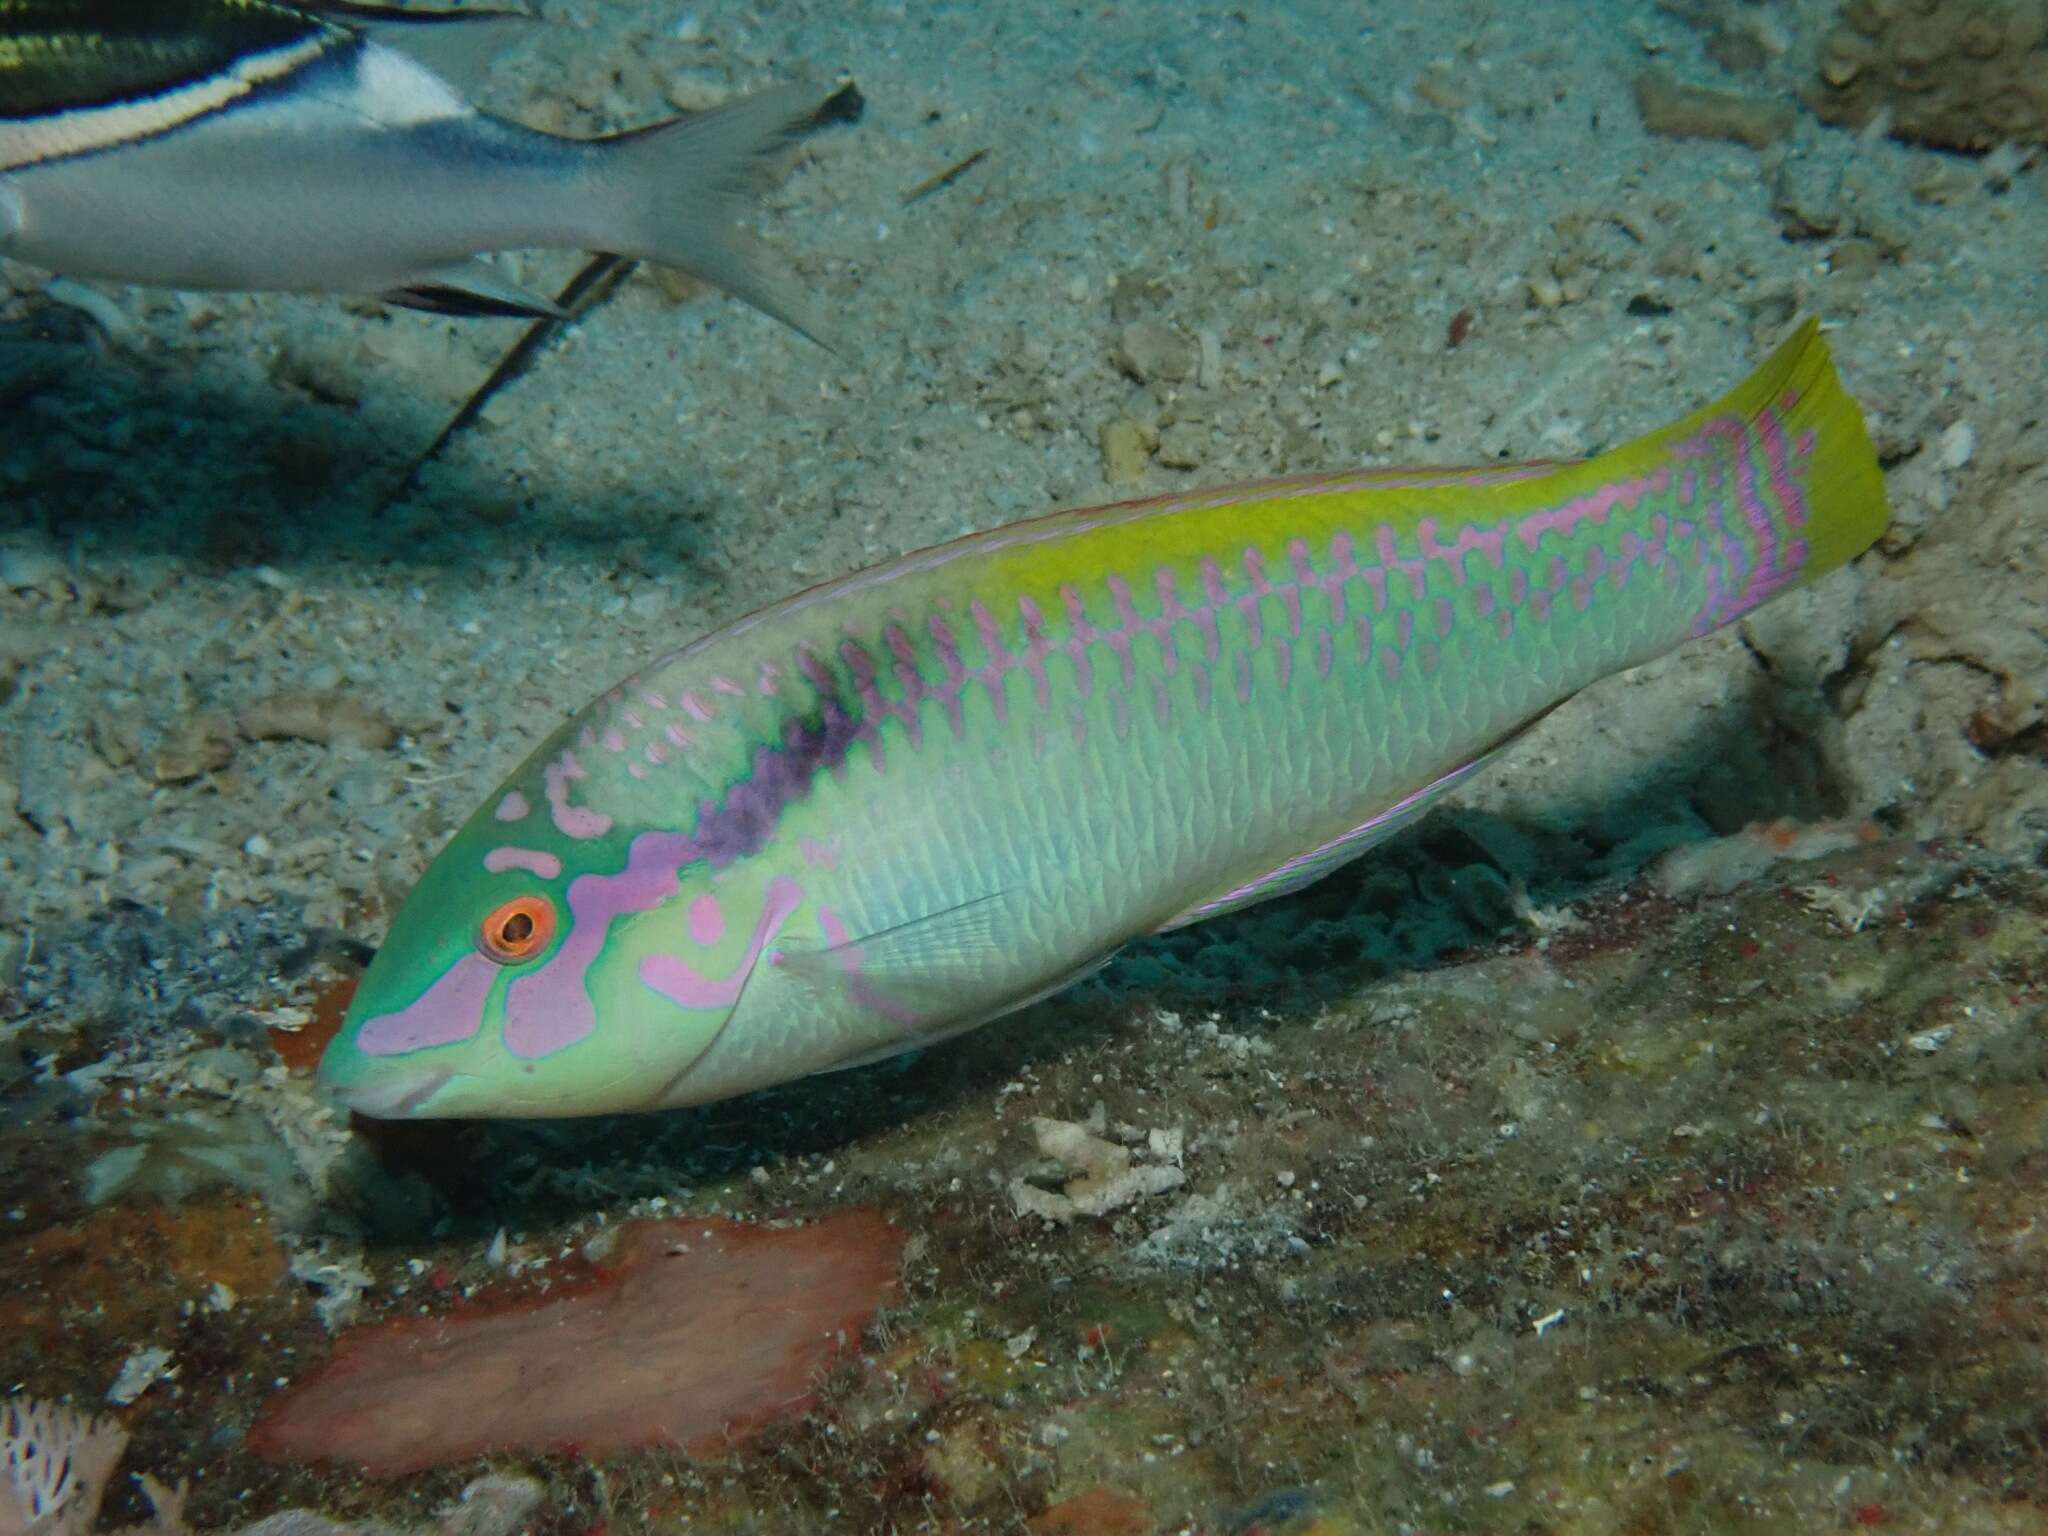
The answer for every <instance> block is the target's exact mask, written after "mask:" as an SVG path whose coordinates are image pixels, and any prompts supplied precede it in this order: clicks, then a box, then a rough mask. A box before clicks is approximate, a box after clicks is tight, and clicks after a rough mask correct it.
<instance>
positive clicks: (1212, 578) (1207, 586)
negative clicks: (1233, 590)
mask: <svg viewBox="0 0 2048 1536" xmlns="http://www.w3.org/2000/svg"><path fill="white" fill-rule="evenodd" d="M1198 569H1199V571H1200V573H1201V577H1202V591H1203V593H1204V594H1205V595H1206V596H1207V597H1208V599H1209V606H1210V607H1211V608H1221V607H1222V606H1223V605H1224V604H1225V603H1227V602H1229V601H1230V589H1229V588H1228V587H1226V586H1224V584H1223V567H1222V566H1220V565H1218V564H1217V563H1216V558H1215V556H1213V555H1204V556H1203V557H1202V563H1201V565H1200V566H1199V567H1198Z"/></svg>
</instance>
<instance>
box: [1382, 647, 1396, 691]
mask: <svg viewBox="0 0 2048 1536" xmlns="http://www.w3.org/2000/svg"><path fill="white" fill-rule="evenodd" d="M1380 670H1381V671H1382V672H1384V673H1386V675H1387V681H1388V682H1390V683H1391V682H1393V681H1394V680H1395V679H1396V678H1397V677H1399V676H1400V675H1401V657H1400V654H1399V653H1398V652H1397V651H1395V650H1394V648H1393V647H1392V646H1388V647H1386V648H1385V649H1384V650H1382V651H1381V652H1380Z"/></svg>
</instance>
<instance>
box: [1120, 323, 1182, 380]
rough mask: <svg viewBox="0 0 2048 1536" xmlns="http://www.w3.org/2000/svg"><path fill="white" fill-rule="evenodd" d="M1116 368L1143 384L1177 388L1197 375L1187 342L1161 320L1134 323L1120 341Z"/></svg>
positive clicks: (1126, 328)
mask: <svg viewBox="0 0 2048 1536" xmlns="http://www.w3.org/2000/svg"><path fill="white" fill-rule="evenodd" d="M1116 365H1117V367H1118V368H1120V369H1122V370H1123V372H1124V373H1126V374H1128V375H1129V376H1130V377H1131V378H1133V379H1135V380H1136V381H1137V382H1138V383H1140V384H1150V383H1152V382H1153V381H1154V380H1160V381H1163V382H1165V383H1168V384H1177V383H1179V382H1180V381H1181V380H1182V379H1185V378H1187V377H1188V376H1189V375H1190V374H1192V373H1193V372H1194V371H1195V365H1196V354H1195V349H1194V348H1193V347H1191V346H1190V345H1189V344H1188V342H1187V339H1186V338H1185V337H1183V336H1182V335H1181V334H1180V332H1179V331H1176V330H1175V329H1174V328H1173V327H1172V326H1170V325H1167V324H1165V323H1164V322H1162V321H1158V320H1133V321H1132V322H1131V323H1130V324H1129V325H1127V326H1125V327H1124V329H1123V335H1122V336H1121V337H1119V338H1118V340H1117V347H1116Z"/></svg>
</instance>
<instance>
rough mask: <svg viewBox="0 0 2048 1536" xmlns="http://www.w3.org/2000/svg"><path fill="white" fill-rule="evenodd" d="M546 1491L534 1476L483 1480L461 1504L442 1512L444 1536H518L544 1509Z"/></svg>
mask: <svg viewBox="0 0 2048 1536" xmlns="http://www.w3.org/2000/svg"><path fill="white" fill-rule="evenodd" d="M542 1492H543V1490H542V1488H541V1485H540V1484H539V1483H538V1482H537V1481H535V1480H534V1479H533V1478H530V1477H516V1476H513V1475H511V1474H509V1473H504V1472H493V1473H490V1474H489V1475H487V1476H484V1477H480V1478H478V1479H477V1480H476V1481H475V1482H473V1483H471V1484H470V1485H469V1486H468V1487H466V1488H464V1489H463V1490H462V1494H461V1499H460V1502H458V1503H456V1504H454V1505H452V1506H450V1507H449V1508H448V1509H445V1510H443V1511H442V1512H441V1518H440V1521H439V1528H440V1533H441V1536H518V1533H519V1532H520V1530H521V1529H523V1528H524V1527H525V1525H526V1523H527V1521H528V1520H530V1519H531V1518H532V1517H533V1514H534V1511H535V1510H537V1509H539V1508H540V1503H541V1496H542Z"/></svg>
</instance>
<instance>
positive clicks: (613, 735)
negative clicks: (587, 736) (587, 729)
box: [597, 726, 626, 752]
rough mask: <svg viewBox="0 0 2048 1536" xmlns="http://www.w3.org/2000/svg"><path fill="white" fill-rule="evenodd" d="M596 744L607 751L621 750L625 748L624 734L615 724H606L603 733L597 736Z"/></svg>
mask: <svg viewBox="0 0 2048 1536" xmlns="http://www.w3.org/2000/svg"><path fill="white" fill-rule="evenodd" d="M597 744H598V745H599V746H601V747H603V748H604V749H605V751H607V752H623V751H625V750H626V738H625V735H624V733H622V732H621V731H620V730H619V728H618V727H617V726H607V727H606V728H605V733H604V734H603V735H602V736H600V737H598V738H597Z"/></svg>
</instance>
